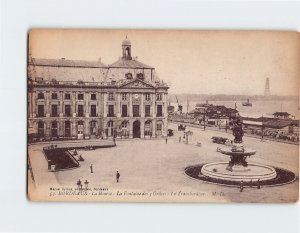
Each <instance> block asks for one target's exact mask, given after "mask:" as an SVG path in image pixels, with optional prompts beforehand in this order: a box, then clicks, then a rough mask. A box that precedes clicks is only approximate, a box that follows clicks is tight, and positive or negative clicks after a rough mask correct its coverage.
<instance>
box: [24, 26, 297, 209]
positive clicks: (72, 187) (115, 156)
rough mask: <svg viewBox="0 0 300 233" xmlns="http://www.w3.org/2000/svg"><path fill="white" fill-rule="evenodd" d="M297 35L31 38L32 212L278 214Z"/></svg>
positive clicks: (292, 146)
mask: <svg viewBox="0 0 300 233" xmlns="http://www.w3.org/2000/svg"><path fill="white" fill-rule="evenodd" d="M299 51H300V36H299V33H298V32H289V31H201V30H100V29H99V30H96V29H95V30H86V29H78V30H75V29H32V30H31V31H30V32H29V34H28V67H27V69H28V76H27V81H28V89H27V94H28V95H27V104H28V108H27V110H28V111H27V122H28V123H27V125H28V130H27V142H28V150H27V153H28V154H27V167H28V169H27V184H28V185H27V191H28V193H27V195H28V198H29V199H30V200H32V201H56V202H60V201H63V202H66V201H72V202H74V201H80V202H86V201H91V202H98V201H99V202H181V203H187V202H192V203H200V202H204V203H207V202H213V203H232V202H233V203H236V202H254V203H289V202H296V201H298V196H299V132H300V130H299V129H300V126H299V111H300V107H299V78H300V66H299V64H300V53H299Z"/></svg>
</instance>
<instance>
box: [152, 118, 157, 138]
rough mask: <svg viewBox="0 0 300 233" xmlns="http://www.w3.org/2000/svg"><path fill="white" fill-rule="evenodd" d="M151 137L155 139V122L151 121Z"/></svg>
mask: <svg viewBox="0 0 300 233" xmlns="http://www.w3.org/2000/svg"><path fill="white" fill-rule="evenodd" d="M152 137H153V138H156V120H154V119H153V120H152Z"/></svg>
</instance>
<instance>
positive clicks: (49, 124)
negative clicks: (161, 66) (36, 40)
mask: <svg viewBox="0 0 300 233" xmlns="http://www.w3.org/2000/svg"><path fill="white" fill-rule="evenodd" d="M29 59H30V60H29V63H28V80H29V86H28V128H29V129H28V134H29V135H30V138H32V139H38V140H41V139H43V140H44V139H46V140H49V139H57V138H61V139H63V138H65V139H89V138H110V137H117V138H152V137H153V138H154V137H160V136H165V135H166V134H167V130H168V125H167V124H168V122H167V116H168V111H167V99H168V88H169V87H168V85H167V84H166V83H164V82H163V81H161V80H159V78H158V77H157V74H156V72H155V69H154V68H153V67H151V66H148V65H146V64H143V63H141V62H139V61H137V60H136V59H133V57H132V56H131V42H130V41H129V40H128V39H127V38H126V39H125V40H124V41H123V42H122V57H120V58H119V60H118V61H116V62H114V63H113V64H111V65H105V64H103V63H102V62H101V60H100V59H99V61H97V62H91V61H74V60H66V59H64V58H62V59H35V58H29Z"/></svg>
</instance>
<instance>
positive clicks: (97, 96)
mask: <svg viewBox="0 0 300 233" xmlns="http://www.w3.org/2000/svg"><path fill="white" fill-rule="evenodd" d="M100 100H101V97H100V93H99V92H97V93H96V101H97V104H96V108H97V109H96V114H97V116H98V117H100V115H101V109H100V108H101V103H102V102H101V101H100Z"/></svg>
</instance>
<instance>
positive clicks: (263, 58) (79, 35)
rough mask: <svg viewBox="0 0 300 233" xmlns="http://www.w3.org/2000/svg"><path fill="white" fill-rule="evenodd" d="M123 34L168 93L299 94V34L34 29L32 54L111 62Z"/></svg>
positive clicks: (116, 53)
mask: <svg viewBox="0 0 300 233" xmlns="http://www.w3.org/2000/svg"><path fill="white" fill-rule="evenodd" d="M126 34H127V36H128V39H130V41H131V44H132V56H137V57H138V60H139V61H141V62H143V63H145V64H148V65H151V66H153V67H155V69H156V72H157V74H158V75H159V77H160V78H161V79H163V80H164V81H165V82H168V83H170V84H171V88H170V90H169V92H170V93H196V94H258V95H260V94H263V93H264V86H265V80H266V78H267V77H268V78H269V79H270V88H271V94H277V95H289V94H291V95H298V79H299V76H300V65H299V64H300V39H299V33H292V32H285V33H283V32H234V31H231V32H230V31H174V30H173V31H169V30H157V31H150V30H144V31H137V30H135V31H132V30H35V31H32V32H31V34H30V48H31V54H32V57H35V58H62V57H64V58H66V59H74V60H98V59H99V58H100V57H101V61H102V62H103V63H105V64H111V63H113V62H115V61H116V60H117V59H118V58H119V57H120V56H121V55H122V52H121V43H122V40H123V39H124V38H125V36H126Z"/></svg>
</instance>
